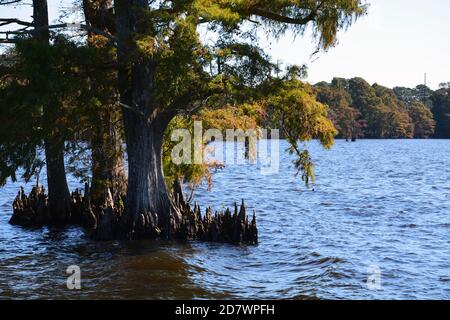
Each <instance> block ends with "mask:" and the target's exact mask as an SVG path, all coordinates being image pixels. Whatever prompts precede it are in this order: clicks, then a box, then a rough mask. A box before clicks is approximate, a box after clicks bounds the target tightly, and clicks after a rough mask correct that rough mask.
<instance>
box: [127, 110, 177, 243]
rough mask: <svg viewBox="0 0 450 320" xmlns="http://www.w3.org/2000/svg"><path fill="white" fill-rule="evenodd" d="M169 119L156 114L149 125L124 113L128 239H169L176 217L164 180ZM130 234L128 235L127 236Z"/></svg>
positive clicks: (174, 226) (172, 232)
mask: <svg viewBox="0 0 450 320" xmlns="http://www.w3.org/2000/svg"><path fill="white" fill-rule="evenodd" d="M169 121H170V117H168V116H167V115H165V114H160V115H158V116H156V117H155V119H154V120H153V121H151V122H147V121H144V120H143V119H140V117H139V116H138V115H136V114H133V113H132V112H126V127H125V128H126V130H127V133H128V134H127V150H128V191H127V198H126V209H125V219H126V220H125V223H126V224H125V227H126V230H127V231H128V236H129V237H137V238H155V237H157V236H162V237H163V238H170V237H172V236H173V234H174V233H175V232H176V231H177V230H176V225H177V224H178V222H179V221H180V219H181V217H180V213H179V212H178V210H177V209H176V208H175V205H174V203H173V201H172V198H171V197H170V195H169V192H168V188H167V186H166V182H165V179H164V173H163V162H162V145H163V136H164V130H165V129H166V126H167V124H168V123H169ZM129 232H131V233H132V234H129Z"/></svg>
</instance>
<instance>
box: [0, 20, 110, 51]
mask: <svg viewBox="0 0 450 320" xmlns="http://www.w3.org/2000/svg"><path fill="white" fill-rule="evenodd" d="M0 21H1V20H0ZM0 26H1V25H0ZM31 26H33V24H31ZM63 28H75V29H79V30H85V31H89V32H92V33H95V34H98V35H101V36H103V37H105V38H107V39H108V40H109V41H110V43H111V44H112V45H113V46H115V47H116V46H117V38H116V37H114V36H113V35H111V34H109V33H108V32H105V31H103V30H100V29H97V28H94V27H92V26H89V25H86V24H81V23H60V24H54V25H49V26H44V27H39V28H34V29H32V30H18V31H17V30H16V31H5V32H0V34H5V35H6V39H0V43H15V42H17V40H16V39H11V38H9V35H23V34H33V33H36V32H40V31H42V30H51V29H63Z"/></svg>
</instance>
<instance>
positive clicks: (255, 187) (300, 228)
mask: <svg viewBox="0 0 450 320" xmlns="http://www.w3.org/2000/svg"><path fill="white" fill-rule="evenodd" d="M282 147H286V144H282ZM311 149H312V152H313V156H314V158H315V159H316V164H317V179H318V180H317V185H316V186H315V191H314V192H313V191H311V190H308V189H306V188H304V187H303V186H302V184H301V183H300V182H299V181H298V178H296V177H295V176H294V172H295V171H294V169H293V167H292V165H291V163H290V161H289V156H288V155H287V154H283V159H282V160H281V171H280V173H279V174H277V175H275V176H262V175H261V174H260V170H259V168H258V167H254V166H242V165H241V166H237V165H236V166H228V167H227V168H226V169H224V170H222V171H219V172H218V173H217V174H216V176H215V186H214V190H213V192H206V189H201V190H199V191H198V192H197V196H196V199H197V201H199V202H200V204H201V205H202V206H203V207H204V206H205V205H213V206H214V207H215V208H220V207H221V206H230V205H232V204H233V202H234V201H239V200H240V199H241V198H245V199H246V201H247V204H248V206H249V207H250V209H253V208H255V209H256V210H257V213H258V224H259V228H260V241H261V243H260V245H259V246H257V247H235V246H231V245H219V244H203V243H190V244H180V243H166V242H148V241H141V242H107V243H97V242H92V241H90V240H89V239H88V238H87V237H86V236H85V235H84V234H83V232H82V231H81V230H80V229H78V228H70V229H67V230H58V229H49V228H43V229H35V230H24V229H22V228H20V227H14V226H10V225H9V224H8V223H7V221H8V218H9V216H10V213H11V208H10V204H11V202H12V199H13V198H14V196H15V194H16V192H17V187H18V184H12V183H10V184H8V185H7V186H6V187H5V188H3V189H0V298H16V299H20V298H74V299H101V298H127V299H133V298H137V299H190V298H198V299H206V298H226V299H227V298H293V299H314V298H319V299H322V298H331V299H338V298H357V299H372V298H376V299H387V298H392V299H406V298H413V299H414V298H416V299H417V298H425V299H426V298H447V299H449V298H450V262H449V259H448V258H449V253H450V252H449V249H448V248H449V247H450V238H449V236H450V215H449V212H450V156H449V155H450V141H376V140H374V141H358V142H357V143H345V142H341V141H339V142H338V143H337V145H336V146H335V147H334V148H333V150H331V151H325V150H322V149H321V148H320V147H319V146H317V145H316V144H313V145H311ZM72 184H73V186H76V182H75V181H72ZM70 265H79V266H80V267H81V272H82V290H80V291H69V290H68V289H67V288H66V277H67V275H66V268H67V267H68V266H70ZM371 265H375V266H378V267H379V268H380V270H381V290H376V291H373V290H369V289H368V287H367V284H366V281H367V277H368V276H369V274H368V268H369V267H370V266H371Z"/></svg>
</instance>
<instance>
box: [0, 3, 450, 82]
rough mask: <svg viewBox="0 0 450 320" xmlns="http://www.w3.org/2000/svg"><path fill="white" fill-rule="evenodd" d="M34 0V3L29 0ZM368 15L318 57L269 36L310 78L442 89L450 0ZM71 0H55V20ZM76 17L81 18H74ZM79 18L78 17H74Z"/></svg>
mask: <svg viewBox="0 0 450 320" xmlns="http://www.w3.org/2000/svg"><path fill="white" fill-rule="evenodd" d="M29 2H31V1H29ZM368 2H369V3H370V7H369V12H368V15H367V16H365V17H362V18H360V19H359V20H358V21H357V22H356V23H355V24H354V25H352V26H351V27H350V28H349V29H348V30H347V31H341V32H340V33H339V35H338V39H339V43H338V45H337V46H336V47H334V48H331V49H330V50H328V52H320V53H318V54H316V55H314V56H313V57H311V54H313V53H314V52H315V48H316V46H315V43H314V40H313V39H312V37H311V36H310V35H308V34H306V35H305V36H304V37H296V38H295V37H293V36H292V35H287V36H285V37H284V38H282V39H280V40H279V41H275V40H272V39H264V45H263V46H264V47H265V49H266V50H267V52H268V53H269V54H270V55H271V56H272V57H273V59H274V60H280V61H282V62H284V63H287V64H299V65H301V64H307V65H308V67H309V72H308V74H309V76H308V78H307V79H306V80H307V81H308V82H311V83H316V82H319V81H328V82H329V81H331V80H332V78H333V77H343V78H352V77H362V78H364V79H366V80H367V81H368V82H370V83H378V84H381V85H385V86H388V87H394V86H405V87H415V86H416V85H418V84H423V83H424V81H425V79H424V75H425V73H426V74H427V85H428V86H429V87H431V88H432V89H436V88H438V86H439V84H440V83H442V82H449V81H450V1H449V0H427V1H426V0H368ZM71 3H72V1H71V0H70V1H69V0H49V11H50V20H51V21H54V20H56V19H57V18H58V17H59V14H58V9H59V8H61V7H62V6H63V7H68V6H70V4H71ZM30 11H31V10H30V9H29V8H28V7H27V6H20V7H18V8H16V9H14V8H8V9H5V8H1V9H0V18H1V17H3V18H5V17H11V16H19V17H20V18H22V19H26V20H30V18H29V16H30ZM74 19H76V18H74ZM74 22H75V21H74Z"/></svg>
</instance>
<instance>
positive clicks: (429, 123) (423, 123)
mask: <svg viewBox="0 0 450 320" xmlns="http://www.w3.org/2000/svg"><path fill="white" fill-rule="evenodd" d="M408 112H409V115H410V117H411V120H412V122H413V124H414V138H431V137H433V135H434V132H435V127H436V123H435V121H434V119H433V113H432V112H431V110H430V109H429V108H428V107H427V106H426V105H424V104H423V103H421V102H413V103H412V104H411V106H410V107H409V108H408Z"/></svg>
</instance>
